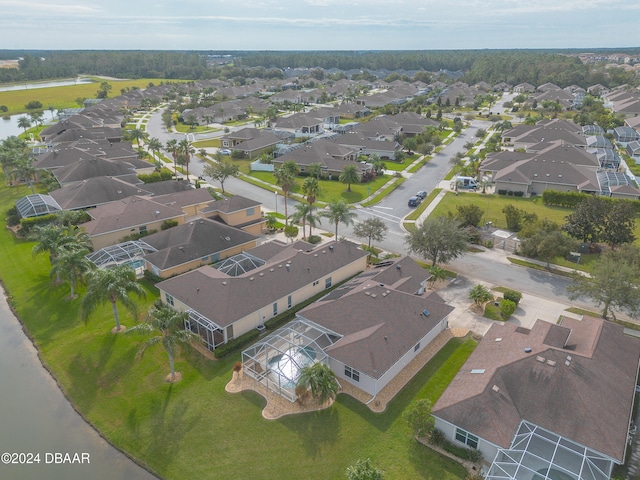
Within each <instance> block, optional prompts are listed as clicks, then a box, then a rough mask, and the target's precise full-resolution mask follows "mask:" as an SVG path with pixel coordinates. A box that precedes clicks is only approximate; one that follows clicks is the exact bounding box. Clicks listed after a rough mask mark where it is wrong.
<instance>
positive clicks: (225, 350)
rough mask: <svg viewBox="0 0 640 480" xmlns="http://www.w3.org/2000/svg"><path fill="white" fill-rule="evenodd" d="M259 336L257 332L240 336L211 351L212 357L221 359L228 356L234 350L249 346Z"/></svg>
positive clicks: (251, 331) (250, 331)
mask: <svg viewBox="0 0 640 480" xmlns="http://www.w3.org/2000/svg"><path fill="white" fill-rule="evenodd" d="M259 336H260V332H259V331H258V330H255V329H253V330H249V331H248V332H247V333H245V334H244V335H240V336H239V337H238V338H234V339H233V340H231V341H230V342H229V343H225V344H224V345H220V346H219V347H216V349H215V350H214V351H213V355H214V356H215V357H216V358H222V357H224V356H225V355H228V354H229V353H231V352H234V351H235V350H237V349H239V348H242V347H244V346H245V345H249V344H250V343H252V342H253V341H254V340H256V339H257V338H258V337H259Z"/></svg>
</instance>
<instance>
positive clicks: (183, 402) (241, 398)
mask: <svg viewBox="0 0 640 480" xmlns="http://www.w3.org/2000/svg"><path fill="white" fill-rule="evenodd" d="M2 184H4V182H2ZM26 192H27V190H26V189H25V188H22V189H21V190H20V191H16V190H15V189H9V188H7V187H1V188H0V208H2V209H3V210H4V211H6V210H7V209H8V207H9V206H10V204H11V203H12V202H13V201H14V200H15V199H16V198H19V197H21V196H23V195H25V194H26ZM32 247H33V243H31V242H27V241H25V240H19V239H16V238H15V237H14V236H13V234H12V233H11V232H10V231H9V230H7V229H3V230H2V231H1V232H0V277H1V278H2V280H3V282H4V284H5V286H6V288H7V290H8V291H9V293H10V301H11V304H12V305H13V307H14V308H15V310H16V311H17V313H18V315H19V316H20V318H22V320H23V321H24V323H25V325H26V327H27V329H28V331H29V333H30V335H32V337H33V338H34V341H35V343H36V344H37V345H38V347H39V349H40V352H41V357H42V359H43V361H44V363H45V364H46V365H47V366H48V367H49V368H50V369H51V370H52V371H53V372H54V375H55V376H56V377H57V380H58V381H59V383H60V385H61V386H62V388H63V390H64V391H65V392H66V394H67V396H68V398H69V399H70V400H71V401H72V403H74V405H75V406H76V408H77V409H78V410H79V411H80V412H81V413H82V414H83V415H84V416H85V418H87V419H88V420H89V421H90V422H91V423H92V424H94V425H95V426H96V427H97V428H98V430H100V431H101V433H102V434H103V435H104V436H106V437H107V438H108V439H109V440H110V441H111V442H112V443H114V444H115V445H116V446H117V447H118V448H121V449H123V450H125V451H126V452H127V453H129V454H130V455H132V456H134V457H136V458H137V459H138V460H139V461H140V462H142V463H143V464H145V465H147V466H148V467H149V468H151V469H152V470H153V471H155V472H156V473H157V474H159V475H160V476H161V477H162V478H167V479H193V478H199V479H208V478H211V479H214V478H215V479H217V478H252V479H273V478H308V477H310V476H311V477H313V478H318V479H322V478H326V479H336V478H344V476H345V470H346V468H347V466H349V465H351V464H354V463H355V462H356V460H358V459H361V458H367V457H370V458H371V460H372V461H373V463H374V464H375V465H376V466H378V467H379V468H382V469H383V470H385V471H386V477H385V478H387V479H388V480H392V479H406V478H412V479H433V480H443V479H444V480H447V479H452V480H453V479H462V478H464V477H465V470H464V469H463V468H462V467H461V466H460V465H459V464H457V463H456V462H454V461H452V460H450V459H448V458H445V457H442V456H440V455H439V454H436V453H435V452H433V451H431V450H430V449H428V448H426V447H423V446H420V445H419V444H418V443H417V442H415V441H414V440H413V439H412V437H411V434H410V432H409V429H408V427H407V425H406V424H405V422H404V421H403V420H402V416H401V414H402V412H403V411H404V410H405V408H406V407H407V405H409V404H410V402H412V401H413V400H414V399H417V398H422V397H427V398H430V399H431V400H432V401H435V400H436V399H437V398H438V397H439V396H440V395H441V394H442V392H443V390H444V389H445V388H446V386H447V385H448V383H449V382H450V381H451V379H452V378H453V376H454V375H455V374H456V372H457V371H458V370H459V368H460V367H461V365H462V364H463V363H464V361H465V360H466V359H467V358H468V356H469V355H470V354H471V352H472V351H473V348H474V347H475V342H473V341H472V340H463V339H454V340H452V341H450V342H449V343H448V344H447V345H446V346H445V347H444V348H443V349H442V351H441V352H440V353H438V355H437V356H436V357H435V358H434V359H433V360H432V361H431V362H430V363H429V364H428V365H427V366H425V368H424V369H423V370H422V371H420V372H419V373H418V375H417V376H416V377H415V379H414V380H413V381H412V382H411V383H410V384H409V385H407V387H406V388H405V389H403V391H402V392H401V393H400V394H399V395H398V397H397V398H396V399H394V400H393V401H392V402H391V403H390V404H389V406H388V408H387V411H385V412H384V413H382V414H374V413H372V412H371V411H370V410H369V409H368V408H367V407H366V406H364V405H362V404H360V403H358V402H357V401H355V400H353V399H351V398H350V397H347V396H344V395H340V396H339V397H338V399H337V401H336V403H335V404H334V406H333V407H331V408H330V409H327V410H323V411H320V412H315V413H309V414H304V415H293V416H288V417H285V418H282V419H280V420H276V421H267V420H264V419H263V418H262V416H261V409H262V407H263V406H264V400H263V398H262V397H260V396H259V395H257V394H254V393H243V394H229V393H227V392H226V391H225V390H224V387H225V384H226V383H227V382H228V381H229V380H230V378H231V369H232V366H233V363H234V362H235V361H237V360H239V358H240V355H239V353H237V354H235V355H231V356H230V357H229V358H225V359H223V360H218V361H210V360H206V359H204V358H203V357H202V356H201V355H200V354H198V353H195V352H191V351H187V352H185V353H184V354H183V355H182V356H180V357H179V358H177V359H176V369H177V370H178V371H181V372H182V374H183V380H182V381H181V382H180V383H178V384H175V385H168V384H165V383H164V382H163V379H164V376H165V375H166V374H167V373H168V369H169V366H168V362H167V357H166V354H165V353H164V351H163V349H162V348H161V347H156V348H154V349H151V350H149V351H148V352H147V354H146V355H145V356H144V358H143V359H142V360H140V361H137V360H135V355H136V351H137V346H138V345H139V342H140V341H141V339H140V338H139V337H136V336H127V335H113V334H111V333H110V329H111V328H112V326H113V325H114V321H113V318H112V314H111V311H110V307H109V306H106V305H105V306H104V307H103V308H101V309H99V310H97V311H96V313H95V314H94V316H93V317H92V318H90V320H89V322H88V323H87V325H85V324H83V323H82V322H81V321H80V320H79V319H78V305H79V302H80V301H79V299H76V300H71V301H70V300H66V299H65V297H66V296H67V295H68V293H69V289H68V287H67V286H66V285H60V286H56V287H54V286H52V285H51V282H50V279H49V275H48V273H49V260H48V258H47V255H41V256H38V257H35V258H33V257H32V255H31V249H32ZM145 287H146V289H147V292H148V295H147V298H146V300H145V301H143V302H140V310H141V311H142V312H144V311H145V310H146V308H147V307H148V306H149V305H150V304H151V302H152V301H153V300H154V299H155V298H156V297H157V291H156V290H155V288H154V287H152V286H151V285H148V284H145ZM83 293H84V291H83V290H82V289H80V291H79V294H80V295H82V294H83ZM120 310H121V316H122V323H123V324H124V325H129V326H130V325H132V324H133V323H134V320H133V319H132V318H131V317H130V316H129V314H127V313H125V311H124V310H123V309H122V308H121V309H120ZM247 459H249V461H248V460H247ZM320 464H321V465H322V467H321V468H319V467H318V465H320ZM311 472H313V473H311Z"/></svg>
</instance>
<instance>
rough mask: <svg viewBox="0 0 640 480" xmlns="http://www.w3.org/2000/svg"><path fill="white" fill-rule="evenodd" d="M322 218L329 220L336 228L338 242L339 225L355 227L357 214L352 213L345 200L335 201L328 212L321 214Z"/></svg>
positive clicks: (328, 207)
mask: <svg viewBox="0 0 640 480" xmlns="http://www.w3.org/2000/svg"><path fill="white" fill-rule="evenodd" d="M321 216H323V217H325V218H328V219H329V221H331V222H333V224H334V225H335V226H336V232H335V233H336V237H335V238H336V240H337V239H338V224H339V223H343V224H344V225H345V226H347V227H348V226H349V225H353V223H354V221H355V218H356V217H357V214H356V212H354V211H352V210H351V208H350V207H349V205H347V202H345V201H344V200H334V201H332V202H330V203H329V205H328V206H327V210H325V211H323V212H322V213H321Z"/></svg>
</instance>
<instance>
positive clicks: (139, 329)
mask: <svg viewBox="0 0 640 480" xmlns="http://www.w3.org/2000/svg"><path fill="white" fill-rule="evenodd" d="M188 317H189V313H188V312H178V311H176V310H174V309H173V308H171V307H169V306H168V305H165V304H163V303H156V304H155V305H154V306H153V307H151V309H150V310H149V313H148V315H147V320H146V321H145V323H141V324H139V325H136V326H134V327H132V328H130V329H129V330H128V331H127V332H126V333H127V334H131V333H136V334H138V335H149V334H151V333H155V332H157V333H159V335H156V336H154V337H151V338H149V339H148V340H146V341H145V342H144V343H142V345H140V348H139V349H138V354H137V358H138V359H140V358H142V356H143V355H144V352H145V351H146V350H147V348H148V347H152V346H154V345H157V344H159V343H162V346H163V347H164V349H165V351H166V352H167V355H168V356H169V366H170V368H171V377H170V380H169V381H170V382H175V381H176V371H175V367H174V363H173V359H174V356H175V355H176V353H177V352H178V347H179V346H180V344H182V343H189V342H192V341H199V340H201V337H200V336H199V335H198V334H197V333H194V332H192V331H191V330H185V329H184V322H185V320H187V318H188ZM178 375H179V374H178ZM179 379H180V377H178V378H177V380H179Z"/></svg>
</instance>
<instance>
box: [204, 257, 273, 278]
mask: <svg viewBox="0 0 640 480" xmlns="http://www.w3.org/2000/svg"><path fill="white" fill-rule="evenodd" d="M265 263H267V262H265V261H264V260H262V259H261V258H258V257H254V256H253V255H251V254H249V253H245V252H243V253H238V254H237V255H233V256H231V257H229V258H225V259H224V260H222V261H221V262H218V263H216V264H215V265H214V266H213V268H215V269H217V270H220V271H221V272H222V273H226V274H227V275H230V276H232V277H237V276H238V275H242V274H243V273H247V272H250V271H251V270H253V269H256V268H258V267H261V266H263V265H264V264H265Z"/></svg>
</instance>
